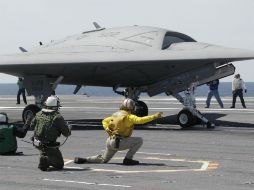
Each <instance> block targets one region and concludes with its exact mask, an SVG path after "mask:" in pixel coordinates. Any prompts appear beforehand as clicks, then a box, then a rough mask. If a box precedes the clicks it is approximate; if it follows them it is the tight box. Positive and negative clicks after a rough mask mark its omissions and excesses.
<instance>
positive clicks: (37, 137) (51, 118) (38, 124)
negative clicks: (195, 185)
mask: <svg viewBox="0 0 254 190" xmlns="http://www.w3.org/2000/svg"><path fill="white" fill-rule="evenodd" d="M44 106H45V107H44V108H43V109H42V110H41V111H40V112H38V113H37V114H36V115H35V118H34V119H33V120H32V122H31V128H32V129H34V136H33V139H32V140H33V144H34V146H35V147H36V148H37V149H38V150H39V151H40V157H39V166H38V168H39V169H40V170H42V171H47V170H48V168H49V167H50V166H53V167H54V168H56V169H59V170H61V169H63V166H64V160H63V156H62V153H61V152H60V150H59V147H60V143H59V142H56V140H57V138H58V137H59V136H60V135H61V134H63V135H64V136H65V137H68V136H69V135H71V129H70V128H69V127H68V125H67V123H66V122H65V121H64V118H63V117H62V116H61V114H60V113H59V107H60V100H59V98H58V97H56V96H50V97H48V98H47V100H46V101H45V105H44Z"/></svg>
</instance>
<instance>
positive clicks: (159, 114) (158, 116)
mask: <svg viewBox="0 0 254 190" xmlns="http://www.w3.org/2000/svg"><path fill="white" fill-rule="evenodd" d="M162 114H163V113H162V112H157V113H155V114H154V117H155V119H158V118H161V115H162Z"/></svg>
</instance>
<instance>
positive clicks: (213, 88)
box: [205, 79, 224, 108]
mask: <svg viewBox="0 0 254 190" xmlns="http://www.w3.org/2000/svg"><path fill="white" fill-rule="evenodd" d="M219 83H220V81H219V79H216V80H213V81H210V82H208V83H207V85H208V86H209V92H208V95H207V99H206V107H205V108H209V107H210V103H211V99H212V97H213V96H214V97H215V98H216V100H217V102H218V104H219V105H220V107H221V108H223V107H224V106H223V103H222V101H221V98H220V94H219V91H218V87H219Z"/></svg>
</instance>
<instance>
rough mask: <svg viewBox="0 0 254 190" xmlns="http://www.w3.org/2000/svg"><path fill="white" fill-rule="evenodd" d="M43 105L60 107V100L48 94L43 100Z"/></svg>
mask: <svg viewBox="0 0 254 190" xmlns="http://www.w3.org/2000/svg"><path fill="white" fill-rule="evenodd" d="M45 106H47V107H60V106H61V105H60V100H59V98H58V97H57V96H50V97H48V98H47V100H46V101H45Z"/></svg>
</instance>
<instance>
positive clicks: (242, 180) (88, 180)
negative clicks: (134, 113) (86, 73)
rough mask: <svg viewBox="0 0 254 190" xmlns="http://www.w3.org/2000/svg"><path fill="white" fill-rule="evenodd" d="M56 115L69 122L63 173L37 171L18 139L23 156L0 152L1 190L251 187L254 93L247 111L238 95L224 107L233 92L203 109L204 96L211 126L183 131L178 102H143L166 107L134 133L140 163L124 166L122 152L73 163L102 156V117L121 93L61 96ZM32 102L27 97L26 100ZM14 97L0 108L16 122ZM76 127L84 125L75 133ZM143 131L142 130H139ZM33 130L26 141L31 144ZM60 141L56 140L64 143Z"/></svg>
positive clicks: (34, 157)
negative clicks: (104, 159) (98, 161)
mask: <svg viewBox="0 0 254 190" xmlns="http://www.w3.org/2000/svg"><path fill="white" fill-rule="evenodd" d="M60 98H61V101H62V105H63V107H62V109H61V112H62V114H63V116H64V117H65V119H66V120H69V121H70V122H71V124H72V125H73V126H74V129H76V130H73V131H72V136H71V137H70V138H69V139H68V141H67V142H66V143H65V144H64V145H63V146H62V147H61V150H62V153H63V155H64V158H65V161H66V162H65V163H66V164H65V169H64V170H63V171H50V172H41V171H40V170H38V169H37V165H38V151H37V150H36V149H34V148H33V147H32V145H31V144H28V143H26V142H23V141H22V139H18V144H19V148H18V151H22V152H23V153H24V155H22V156H0V189H1V190H14V189H15V190H16V189H20V190H30V189H31V190H32V189H33V190H34V189H43V190H44V189H45V190H46V189H61V190H63V189H66V190H67V189H174V190H183V189H188V190H197V189H202V190H203V189H209V190H210V189H211V190H214V189H216V190H220V189H221V190H222V189H228V190H241V189H253V188H254V98H246V99H245V100H246V105H247V109H242V108H241V105H240V102H239V99H238V100H237V109H229V107H230V106H231V97H228V98H227V97H226V98H223V103H224V105H225V108H224V109H220V108H219V106H218V104H217V103H216V102H214V101H213V102H212V104H211V108H210V109H204V107H205V104H204V103H205V98H198V99H197V107H198V108H199V110H200V111H201V112H202V113H204V114H205V115H206V116H207V117H208V118H209V119H211V121H213V122H214V123H216V125H217V126H216V128H215V129H214V130H208V129H206V128H204V127H203V126H195V127H194V128H193V129H191V130H182V129H181V128H180V127H179V126H178V125H176V123H175V118H176V114H177V113H178V112H179V111H180V109H181V105H180V104H179V103H178V102H177V101H176V100H175V99H173V98H170V97H155V98H147V97H144V98H142V100H144V101H145V102H146V103H147V104H148V106H149V108H150V110H149V112H150V113H154V112H157V111H163V112H164V116H165V117H164V118H163V119H161V120H160V121H157V122H153V123H150V124H148V125H146V126H141V127H139V130H134V133H133V136H140V137H142V138H143V139H144V144H143V146H142V147H141V149H140V150H139V152H138V153H137V154H136V155H135V159H137V160H139V161H140V162H141V164H140V165H138V166H123V165H121V162H122V159H123V157H124V155H125V153H126V151H124V152H118V153H117V154H116V155H115V157H114V159H113V160H111V161H110V163H108V164H81V165H76V164H74V163H73V162H72V160H73V158H74V157H75V156H82V157H84V156H90V155H96V154H98V153H103V150H104V146H105V139H106V137H107V136H106V134H105V132H104V131H103V130H97V129H101V128H102V127H101V124H100V121H101V119H102V118H104V117H106V116H108V115H110V114H111V113H112V112H114V111H116V110H117V109H118V106H119V104H120V102H121V100H122V98H121V97H85V96H60ZM28 101H29V103H32V102H33V101H32V99H29V100H28ZM15 103H16V100H15V97H14V96H12V97H7V96H5V97H0V111H1V112H2V111H5V112H7V113H8V115H9V117H10V119H11V120H12V121H18V120H21V112H22V110H23V108H24V105H19V106H16V105H15ZM77 129H82V130H77ZM142 129H146V130H142ZM31 135H32V131H29V133H28V135H27V136H26V137H25V138H24V140H26V141H29V137H31ZM63 140H64V138H60V141H63Z"/></svg>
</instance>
